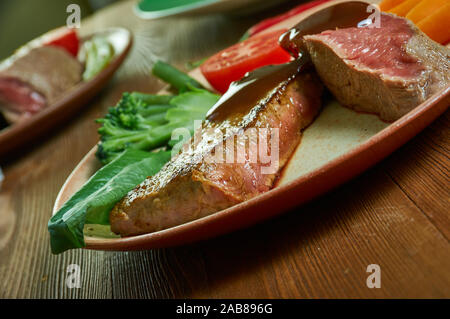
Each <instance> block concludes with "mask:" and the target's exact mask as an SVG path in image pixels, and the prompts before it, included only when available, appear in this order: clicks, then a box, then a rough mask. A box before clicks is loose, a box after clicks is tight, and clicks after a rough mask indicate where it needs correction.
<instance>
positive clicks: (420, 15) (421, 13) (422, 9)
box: [406, 0, 449, 23]
mask: <svg viewBox="0 0 450 319" xmlns="http://www.w3.org/2000/svg"><path fill="white" fill-rule="evenodd" d="M447 3H449V0H422V1H421V2H420V3H419V4H418V5H417V6H415V7H414V8H413V9H411V11H409V12H408V14H407V15H406V18H407V19H409V20H411V21H412V22H414V23H417V22H419V21H420V20H422V19H425V18H426V17H428V16H430V15H432V14H433V13H435V12H436V11H438V10H439V9H440V8H442V7H443V6H445V5H446V4H447Z"/></svg>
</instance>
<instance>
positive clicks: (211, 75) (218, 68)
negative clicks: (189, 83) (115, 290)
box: [200, 29, 292, 93]
mask: <svg viewBox="0 0 450 319" xmlns="http://www.w3.org/2000/svg"><path fill="white" fill-rule="evenodd" d="M286 31H287V30H286V29H284V30H276V31H272V32H268V33H263V34H260V35H256V36H254V37H251V38H249V39H247V40H245V41H242V42H239V43H237V44H235V45H233V46H231V47H229V48H227V49H225V50H223V51H220V52H219V53H217V54H215V55H213V56H212V57H210V58H209V59H208V60H206V61H205V62H204V63H203V64H202V66H201V67H200V70H201V71H202V73H203V75H204V76H205V78H206V79H207V80H208V82H209V83H210V84H211V85H212V86H213V87H214V88H215V89H216V90H217V91H219V92H221V93H225V92H226V91H227V90H228V87H229V86H230V84H231V82H233V81H237V80H240V79H241V78H242V77H243V76H244V75H245V73H247V72H250V71H253V70H255V69H257V68H260V67H262V66H265V65H269V64H282V63H287V62H289V61H291V59H292V57H291V55H290V54H289V53H288V52H287V51H285V50H284V49H283V48H282V47H281V46H280V45H279V43H278V39H279V38H280V36H281V35H282V34H283V33H285V32H286Z"/></svg>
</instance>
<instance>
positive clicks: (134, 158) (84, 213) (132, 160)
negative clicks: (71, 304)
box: [48, 149, 170, 254]
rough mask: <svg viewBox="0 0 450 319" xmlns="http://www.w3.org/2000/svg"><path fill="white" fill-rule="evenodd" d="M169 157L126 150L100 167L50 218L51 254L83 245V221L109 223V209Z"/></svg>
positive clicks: (154, 172) (161, 153)
mask: <svg viewBox="0 0 450 319" xmlns="http://www.w3.org/2000/svg"><path fill="white" fill-rule="evenodd" d="M169 160H170V152H157V153H149V152H145V151H140V150H135V149H127V150H126V151H124V152H123V153H122V154H121V155H120V156H119V157H118V158H116V159H115V160H114V161H112V162H111V163H109V164H108V165H106V166H104V167H103V168H101V169H100V170H99V171H97V173H95V175H93V176H92V177H91V178H90V179H89V180H88V181H87V182H86V184H84V186H83V187H82V188H81V189H80V190H79V191H78V192H76V193H75V194H74V195H73V196H72V197H71V198H70V199H69V200H68V201H67V202H66V203H65V204H64V206H63V207H61V209H60V210H59V211H58V212H57V213H56V214H55V215H54V216H53V217H52V218H51V219H50V221H49V223H48V231H49V232H50V245H51V249H52V252H53V253H54V254H59V253H62V252H64V251H66V250H68V249H73V248H82V247H85V246H86V244H85V242H84V234H83V228H84V225H85V224H101V225H107V224H109V212H110V211H111V209H112V208H113V207H114V205H115V204H116V203H117V202H118V201H120V200H121V199H122V198H123V197H124V196H125V195H126V194H127V193H128V192H129V191H131V190H132V189H133V188H134V187H136V185H139V184H140V183H141V182H142V181H144V180H145V179H146V178H147V177H148V176H151V175H154V174H156V173H157V172H158V171H159V170H160V169H161V168H162V167H163V166H164V164H165V163H166V162H168V161H169Z"/></svg>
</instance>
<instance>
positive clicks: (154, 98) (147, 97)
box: [130, 92, 173, 105]
mask: <svg viewBox="0 0 450 319" xmlns="http://www.w3.org/2000/svg"><path fill="white" fill-rule="evenodd" d="M130 95H131V96H132V97H133V98H135V99H137V100H141V101H142V102H144V103H146V104H148V105H155V104H169V103H170V100H171V99H172V98H173V95H155V94H146V93H140V92H132V93H131V94H130Z"/></svg>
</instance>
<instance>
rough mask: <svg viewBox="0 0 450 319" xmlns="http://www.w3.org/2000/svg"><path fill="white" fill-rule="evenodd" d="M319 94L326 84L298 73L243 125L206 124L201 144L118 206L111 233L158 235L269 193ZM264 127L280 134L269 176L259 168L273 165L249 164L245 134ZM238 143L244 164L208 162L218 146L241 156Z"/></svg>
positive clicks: (193, 145)
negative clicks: (277, 157) (275, 160)
mask: <svg viewBox="0 0 450 319" xmlns="http://www.w3.org/2000/svg"><path fill="white" fill-rule="evenodd" d="M321 94H322V85H321V83H320V82H319V80H318V78H317V77H316V75H315V74H313V73H306V72H305V73H300V74H298V75H297V76H296V77H295V78H294V79H291V80H290V82H289V83H287V84H285V85H283V86H282V87H281V88H279V89H278V91H277V92H275V93H274V94H273V95H272V96H271V98H270V99H269V100H268V102H266V103H265V104H264V105H258V106H255V107H254V108H253V109H251V110H250V111H249V112H248V113H247V114H243V116H242V118H241V120H240V121H236V120H235V119H234V120H233V121H227V120H225V121H222V122H220V123H216V122H212V121H209V122H207V123H206V124H205V125H204V127H203V128H202V129H201V131H199V132H200V133H201V135H202V140H201V141H200V142H195V139H193V140H191V142H190V143H188V144H187V145H189V146H190V147H187V148H185V149H184V150H183V151H182V152H181V153H180V154H179V155H178V156H176V157H175V158H173V159H172V160H171V161H170V162H169V163H168V164H167V165H166V166H165V167H164V168H163V169H162V170H161V171H160V172H159V173H158V174H156V175H155V176H154V177H151V178H148V179H147V180H145V181H144V182H143V183H142V184H141V185H139V186H138V187H137V188H136V189H135V190H133V191H131V192H130V193H129V194H128V195H127V196H126V197H125V198H124V199H123V200H122V201H121V202H120V203H118V204H117V205H116V207H115V208H114V209H113V210H112V212H111V214H110V222H111V228H112V230H113V231H114V232H115V233H118V234H121V235H122V236H129V235H137V234H142V233H149V232H154V231H158V230H161V229H166V228H169V227H172V226H176V225H179V224H182V223H186V222H189V221H192V220H195V219H197V218H201V217H203V216H207V215H209V214H212V213H214V212H217V211H219V210H222V209H225V208H227V207H230V206H232V205H235V204H237V203H240V202H242V201H245V200H247V199H249V198H252V197H254V196H256V195H258V194H261V193H263V192H266V191H268V190H269V189H270V188H271V187H272V185H273V183H274V180H275V179H276V177H277V174H278V173H279V170H280V169H281V168H282V167H283V166H284V165H285V163H286V162H287V160H288V159H289V157H290V156H291V154H292V153H293V151H294V150H295V148H296V147H297V145H298V143H299V142H300V138H301V130H302V129H303V128H305V127H306V126H307V125H309V124H310V123H311V122H312V121H313V119H314V118H315V116H316V115H317V114H318V112H319V109H320V103H321V102H320V99H321ZM232 123H233V124H232ZM261 128H269V129H273V128H278V129H279V163H278V164H279V165H278V167H277V168H278V169H276V170H275V171H274V172H273V171H272V172H268V173H267V174H266V173H264V171H262V170H261V168H262V167H268V165H269V164H265V163H263V162H262V160H260V158H258V161H256V162H255V161H251V160H250V159H251V158H252V156H254V155H256V154H255V148H253V147H251V145H254V143H256V141H255V139H254V138H252V136H253V137H254V135H252V134H247V132H249V130H251V129H261ZM219 132H222V133H224V136H225V137H222V136H220V134H219ZM230 132H231V133H230ZM271 132H273V131H271ZM218 134H219V135H218ZM238 137H243V138H242V139H240V142H235V143H230V144H227V141H230V140H233V141H237V140H238ZM243 141H245V142H243ZM239 143H243V144H244V145H245V147H244V148H243V149H245V156H243V158H245V159H244V160H243V161H242V162H238V161H237V160H236V161H234V162H231V163H226V162H222V163H218V162H217V161H211V160H209V157H210V156H214V155H216V154H215V151H216V150H217V145H223V146H224V149H225V152H224V153H225V154H226V156H227V155H228V154H230V153H231V152H232V153H233V154H235V156H238V151H237V148H238V146H239V145H240V144H239ZM273 143H275V137H274V135H270V137H269V138H268V143H267V146H268V148H269V149H271V147H272V145H273ZM241 150H242V148H241ZM241 155H242V154H241Z"/></svg>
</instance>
